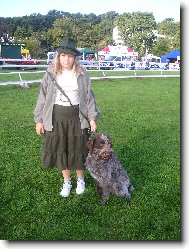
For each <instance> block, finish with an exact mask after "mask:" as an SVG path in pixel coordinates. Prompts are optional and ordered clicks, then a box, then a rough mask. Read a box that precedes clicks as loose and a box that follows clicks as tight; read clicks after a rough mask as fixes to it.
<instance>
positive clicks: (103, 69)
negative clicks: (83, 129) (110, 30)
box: [0, 59, 180, 86]
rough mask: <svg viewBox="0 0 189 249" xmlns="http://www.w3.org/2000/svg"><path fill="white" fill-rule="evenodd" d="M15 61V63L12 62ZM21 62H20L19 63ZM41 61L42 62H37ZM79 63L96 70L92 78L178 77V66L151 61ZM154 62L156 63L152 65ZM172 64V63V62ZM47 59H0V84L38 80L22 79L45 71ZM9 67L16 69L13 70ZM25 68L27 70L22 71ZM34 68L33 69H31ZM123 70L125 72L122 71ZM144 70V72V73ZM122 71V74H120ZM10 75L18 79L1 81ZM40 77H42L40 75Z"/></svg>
mask: <svg viewBox="0 0 189 249" xmlns="http://www.w3.org/2000/svg"><path fill="white" fill-rule="evenodd" d="M14 63H16V64H14ZM21 63H22V64H21ZM23 63H32V64H29V65H28V64H23ZM39 63H43V64H39ZM80 63H81V64H82V65H83V66H85V67H86V69H87V71H89V72H91V73H92V72H98V75H99V76H91V77H90V78H91V79H92V80H96V79H105V78H106V79H107V78H109V79H117V78H133V77H135V78H136V77H180V73H179V72H178V71H179V70H180V67H178V66H175V65H174V66H172V65H171V63H170V65H169V70H165V69H166V68H165V63H164V64H161V63H159V64H157V63H151V65H150V66H151V68H148V69H147V68H145V65H144V63H141V62H136V63H135V67H134V68H132V67H131V63H130V62H127V61H125V62H124V61H122V62H118V61H116V62H115V61H108V62H107V61H86V60H85V61H80ZM154 64H156V65H155V66H156V67H155V66H154ZM172 64H173V63H172ZM47 67H48V65H47V60H15V59H0V85H10V84H19V85H25V86H26V85H27V84H28V83H36V82H40V81H41V79H39V80H36V79H34V80H23V75H24V74H26V73H27V74H32V73H34V74H36V73H44V72H45V71H46V68H47ZM4 69H7V70H9V72H3V71H4ZM10 69H16V71H15V70H14V71H13V72H11V71H10ZM28 69H29V70H28ZM24 70H27V71H24ZM33 70H35V71H33ZM110 72H111V73H112V72H114V74H116V75H108V74H110ZM124 72H125V73H124ZM144 72H145V73H144ZM170 72H178V73H177V74H174V73H173V74H170ZM120 73H122V75H121V74H120ZM141 73H142V74H141ZM5 74H7V75H11V74H17V75H18V76H19V81H2V79H1V75H5ZM41 78H42V77H41Z"/></svg>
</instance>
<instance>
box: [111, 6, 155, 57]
mask: <svg viewBox="0 0 189 249" xmlns="http://www.w3.org/2000/svg"><path fill="white" fill-rule="evenodd" d="M115 24H116V25H117V26H118V28H119V30H120V33H121V35H122V37H123V39H124V41H125V44H127V46H129V47H131V48H132V49H134V50H135V51H137V52H138V53H139V57H141V56H143V55H144V54H146V50H148V51H150V50H151V48H152V44H153V42H154V39H155V36H154V34H153V32H152V31H153V30H154V29H155V27H156V22H155V19H154V16H153V13H149V12H139V11H138V12H132V13H123V14H122V15H119V16H118V17H117V19H116V21H115Z"/></svg>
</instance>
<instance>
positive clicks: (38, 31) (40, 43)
mask: <svg viewBox="0 0 189 249" xmlns="http://www.w3.org/2000/svg"><path fill="white" fill-rule="evenodd" d="M116 26H117V27H118V30H119V32H120V34H121V36H122V38H123V40H124V42H125V45H126V46H128V47H129V48H131V49H133V50H135V51H136V52H138V53H139V57H141V56H144V55H145V54H146V53H153V54H154V55H157V56H162V55H165V54H166V53H168V52H170V51H171V50H180V22H175V21H174V19H173V18H166V19H165V20H163V21H162V22H160V23H157V22H156V21H155V18H154V15H153V13H152V12H139V11H138V12H132V13H127V12H125V13H123V14H118V13H117V12H115V11H109V12H107V13H105V14H100V15H95V14H94V13H91V14H81V13H76V14H70V13H69V12H63V11H58V10H50V11H49V12H48V14H47V15H41V14H32V15H30V16H22V17H7V18H4V17H0V37H3V40H2V41H4V42H6V43H7V42H14V43H22V44H23V43H24V44H25V46H26V48H27V49H29V50H30V53H31V55H32V58H38V59H46V54H47V52H49V51H54V50H55V48H56V47H57V46H58V45H59V43H60V41H61V39H62V37H64V36H70V37H73V38H74V39H76V40H77V45H78V47H88V48H91V49H94V50H97V51H99V50H101V49H103V48H104V47H105V46H106V45H115V44H114V41H113V28H114V27H116ZM154 30H157V31H158V33H159V34H161V35H164V37H163V38H162V37H157V36H156V35H155V34H154V32H153V31H154Z"/></svg>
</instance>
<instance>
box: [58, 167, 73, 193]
mask: <svg viewBox="0 0 189 249" xmlns="http://www.w3.org/2000/svg"><path fill="white" fill-rule="evenodd" d="M62 175H63V177H64V184H63V188H62V190H61V192H60V195H61V196H63V197H68V196H69V195H70V191H71V188H72V183H71V178H70V175H71V171H70V170H69V169H66V170H62Z"/></svg>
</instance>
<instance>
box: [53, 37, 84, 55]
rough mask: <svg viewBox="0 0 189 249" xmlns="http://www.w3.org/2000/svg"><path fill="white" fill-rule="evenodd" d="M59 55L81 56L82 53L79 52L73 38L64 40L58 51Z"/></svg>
mask: <svg viewBox="0 0 189 249" xmlns="http://www.w3.org/2000/svg"><path fill="white" fill-rule="evenodd" d="M56 51H57V52H59V53H64V54H71V55H76V56H79V55H81V53H80V52H79V51H78V50H77V43H76V41H75V40H74V39H72V38H63V39H62V41H61V43H60V46H59V47H58V48H57V49H56Z"/></svg>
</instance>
